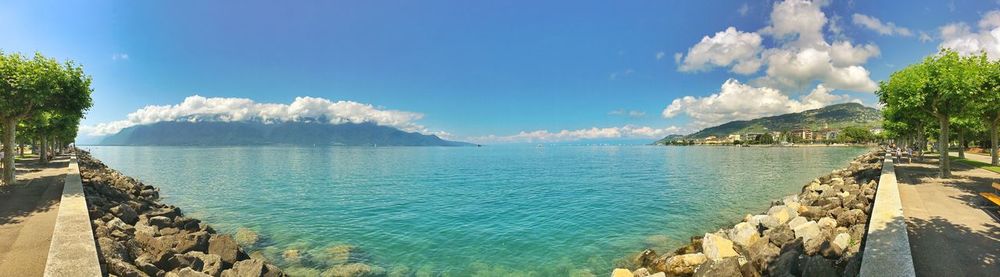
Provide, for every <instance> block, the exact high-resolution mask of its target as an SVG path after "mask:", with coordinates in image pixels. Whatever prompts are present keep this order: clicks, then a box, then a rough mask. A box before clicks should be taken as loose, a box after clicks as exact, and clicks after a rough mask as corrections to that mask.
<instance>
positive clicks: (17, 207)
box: [0, 157, 69, 276]
mask: <svg viewBox="0 0 1000 277" xmlns="http://www.w3.org/2000/svg"><path fill="white" fill-rule="evenodd" d="M68 164H69V160H68V159H67V158H66V157H61V158H58V159H56V160H55V161H53V162H51V163H50V164H48V165H47V166H38V165H35V164H34V161H29V162H26V163H23V164H19V165H18V167H17V169H18V176H17V179H18V182H17V184H14V185H10V186H2V187H0V276H41V275H42V273H43V272H44V271H45V261H46V259H47V257H48V252H49V244H50V243H51V239H52V230H53V228H54V226H55V223H56V216H57V215H58V213H59V200H60V198H61V196H62V189H63V183H64V179H65V178H66V173H67V170H68V168H67V165H68Z"/></svg>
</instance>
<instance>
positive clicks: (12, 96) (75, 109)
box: [0, 52, 92, 184]
mask: <svg viewBox="0 0 1000 277" xmlns="http://www.w3.org/2000/svg"><path fill="white" fill-rule="evenodd" d="M90 80H91V79H90V77H89V76H86V75H85V74H84V73H83V69H82V68H81V67H80V66H78V65H76V64H74V63H72V62H67V63H65V64H62V65H60V64H59V63H58V62H57V61H56V60H55V59H51V58H46V57H45V56H42V54H40V53H35V56H34V58H32V59H30V60H29V59H26V58H24V57H23V56H21V55H20V54H17V53H13V54H5V53H3V52H0V123H2V125H0V126H2V131H3V134H2V136H0V137H2V141H3V152H4V158H3V165H4V169H3V174H2V176H0V177H2V178H0V180H2V181H3V183H4V184H13V183H14V180H15V179H14V147H13V146H14V144H15V141H16V140H15V138H16V136H17V126H18V123H19V121H21V120H24V119H26V118H29V117H33V116H37V115H39V114H42V113H46V112H47V113H50V114H49V116H50V117H51V116H67V117H69V118H73V117H76V118H82V117H83V113H84V112H85V111H86V110H87V109H89V108H90V106H91V105H92V100H91V98H90V93H91V92H92V90H91V88H90V82H91V81H90ZM41 120H43V121H46V122H47V119H45V118H42V119H41ZM73 128H76V127H73ZM40 129H42V130H41V131H45V132H52V130H48V129H45V127H42V128H40ZM43 137H44V135H43ZM43 141H44V140H43Z"/></svg>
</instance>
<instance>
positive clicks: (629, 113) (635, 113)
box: [608, 110, 646, 118]
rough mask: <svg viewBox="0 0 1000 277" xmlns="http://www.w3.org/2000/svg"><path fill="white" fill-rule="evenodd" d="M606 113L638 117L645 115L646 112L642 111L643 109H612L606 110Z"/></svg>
mask: <svg viewBox="0 0 1000 277" xmlns="http://www.w3.org/2000/svg"><path fill="white" fill-rule="evenodd" d="M608 115H615V116H628V117H631V118H639V117H643V116H646V113H645V112H643V111H635V110H613V111H610V112H608Z"/></svg>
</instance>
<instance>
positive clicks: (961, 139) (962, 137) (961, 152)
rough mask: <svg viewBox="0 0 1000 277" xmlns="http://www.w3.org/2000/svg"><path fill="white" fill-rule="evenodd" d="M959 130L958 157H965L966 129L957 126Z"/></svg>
mask: <svg viewBox="0 0 1000 277" xmlns="http://www.w3.org/2000/svg"><path fill="white" fill-rule="evenodd" d="M955 130H956V131H958V132H957V133H958V157H959V158H961V159H965V129H961V128H955Z"/></svg>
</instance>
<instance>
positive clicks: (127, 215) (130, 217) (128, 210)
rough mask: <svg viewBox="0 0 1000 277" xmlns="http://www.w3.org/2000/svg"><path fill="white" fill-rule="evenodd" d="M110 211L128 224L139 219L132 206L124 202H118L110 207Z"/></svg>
mask: <svg viewBox="0 0 1000 277" xmlns="http://www.w3.org/2000/svg"><path fill="white" fill-rule="evenodd" d="M111 213H113V214H115V216H117V217H118V218H119V219H121V220H122V221H124V222H125V223H128V224H135V222H136V221H139V214H138V213H136V212H135V210H133V209H132V207H129V206H128V205H125V204H119V205H118V206H115V207H113V208H111Z"/></svg>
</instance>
